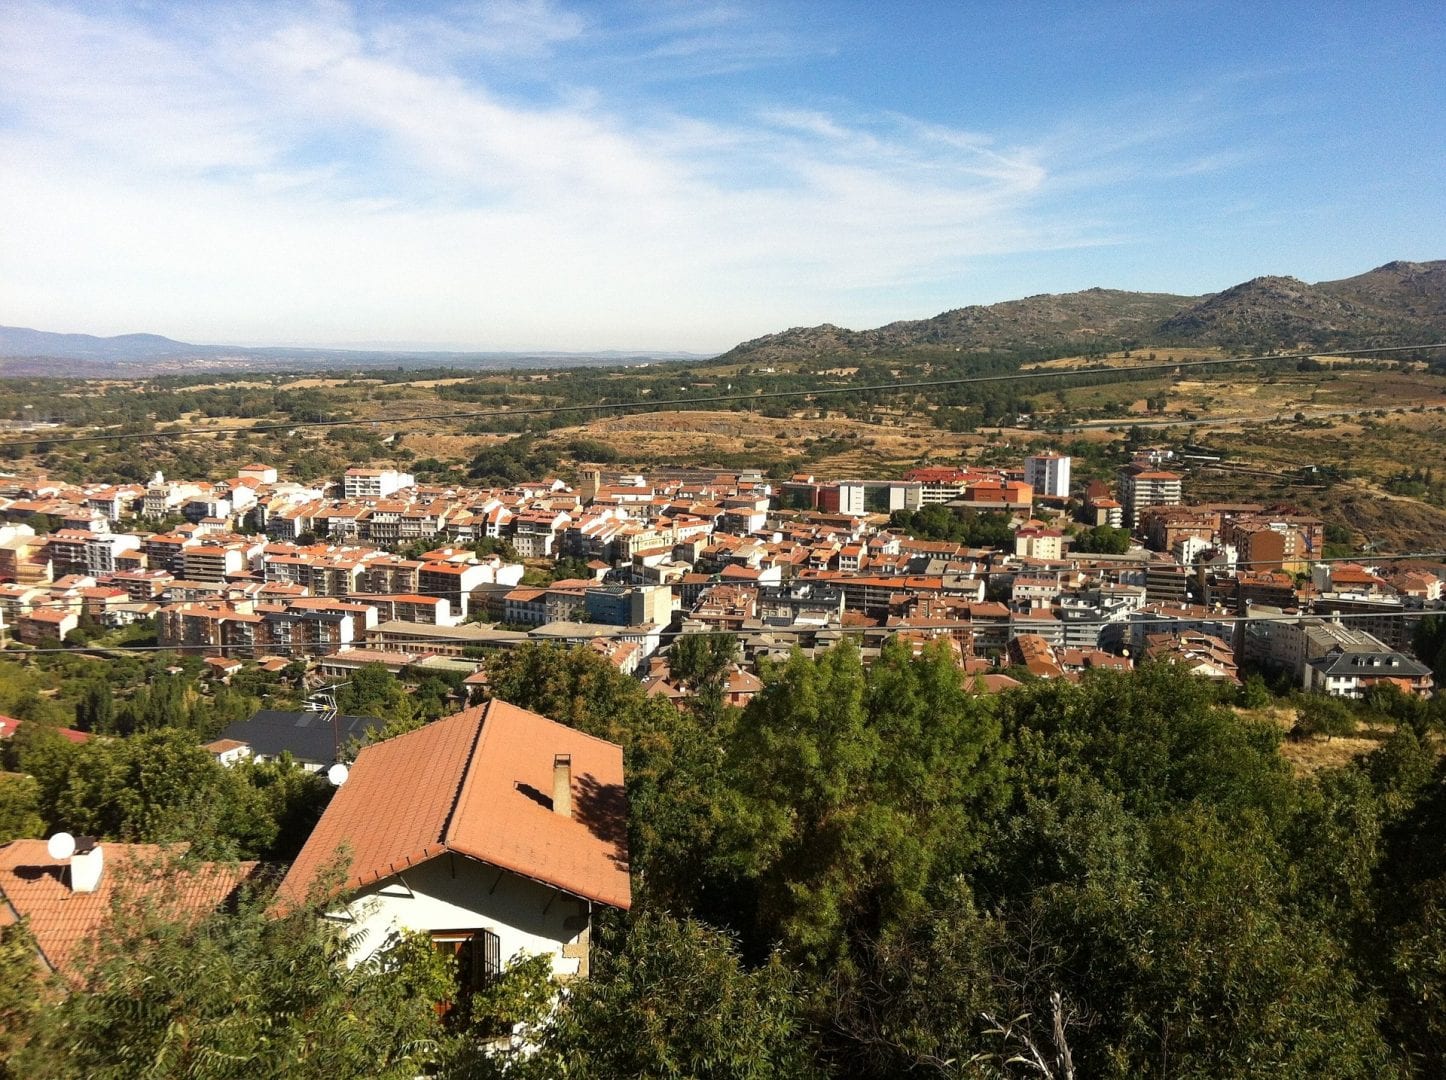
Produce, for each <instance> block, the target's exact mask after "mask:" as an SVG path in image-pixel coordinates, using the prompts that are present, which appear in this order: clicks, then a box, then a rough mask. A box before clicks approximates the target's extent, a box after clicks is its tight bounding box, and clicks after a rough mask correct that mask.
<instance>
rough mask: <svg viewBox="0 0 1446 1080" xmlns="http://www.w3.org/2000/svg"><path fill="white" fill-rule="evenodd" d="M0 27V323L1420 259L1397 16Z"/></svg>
mask: <svg viewBox="0 0 1446 1080" xmlns="http://www.w3.org/2000/svg"><path fill="white" fill-rule="evenodd" d="M1026 7H1027V6H1025V5H1008V4H1002V3H999V4H977V5H957V4H943V3H938V4H932V3H931V4H924V3H921V4H913V5H903V6H902V7H901V8H892V7H888V8H886V7H881V6H878V5H871V4H867V3H863V2H855V0H840V2H837V3H831V4H828V5H817V4H803V3H796V4H794V3H750V2H747V0H743V2H737V3H726V4H725V3H717V4H714V3H683V2H674V3H636V4H633V3H608V4H585V5H584V4H567V3H562V2H554V0H513V2H496V3H478V4H465V5H463V4H457V5H450V4H440V3H437V4H430V5H401V4H382V3H364V2H357V3H347V2H343V0H336V2H315V3H302V4H282V3H266V2H257V3H230V4H219V5H214V6H211V5H208V6H205V7H201V6H197V5H189V4H175V3H164V2H163V3H156V4H147V5H127V4H122V3H101V4H94V3H86V4H81V3H65V2H54V3H48V2H47V3H40V2H31V0H11V2H10V3H7V4H6V5H4V6H3V8H0V40H3V41H4V42H5V43H6V47H5V49H4V50H3V51H0V205H3V206H4V207H5V213H4V227H3V231H0V286H3V287H0V323H6V324H10V325H23V326H32V327H35V328H37V329H44V330H54V331H70V332H84V333H93V334H101V335H111V334H118V333H128V332H136V331H149V332H155V333H160V334H165V335H167V336H170V337H174V338H179V339H183V340H187V341H192V342H199V343H210V342H217V343H227V344H263V345H278V344H294V345H314V346H327V345H332V346H335V345H345V344H348V343H351V344H355V343H360V342H368V343H383V342H385V343H391V344H395V345H398V346H402V345H421V344H423V343H425V346H426V347H429V348H445V349H485V350H504V349H529V348H537V349H542V348H545V349H555V350H574V351H584V350H601V349H658V350H664V349H678V350H690V351H695V352H718V351H722V350H724V349H726V348H728V347H730V346H731V345H733V344H734V343H736V342H737V341H739V340H742V339H745V338H750V337H755V336H757V335H759V334H763V333H767V332H769V331H773V330H777V329H781V328H783V327H786V326H791V325H799V324H812V323H819V322H833V323H837V324H840V325H845V326H851V327H855V328H860V327H867V326H874V325H877V324H880V323H883V322H887V321H890V320H894V319H900V318H915V317H923V316H928V315H932V314H934V313H936V312H938V311H941V310H945V309H947V308H951V307H958V306H961V305H964V304H970V303H990V302H994V301H998V300H1004V299H1010V298H1013V297H1017V296H1024V295H1028V294H1033V293H1039V292H1059V291H1067V290H1073V289H1079V288H1087V287H1090V286H1094V285H1100V286H1105V287H1111V288H1129V289H1143V290H1151V291H1170V292H1178V293H1186V294H1197V293H1202V292H1209V291H1215V290H1218V289H1221V288H1224V287H1227V286H1229V285H1231V284H1234V283H1236V282H1238V281H1240V280H1243V279H1246V278H1249V277H1253V276H1256V275H1258V274H1263V273H1283V274H1293V275H1295V276H1298V277H1302V278H1306V279H1307V280H1320V279H1325V278H1335V277H1343V276H1347V275H1350V274H1355V273H1359V272H1361V271H1363V270H1365V269H1368V268H1369V267H1371V266H1375V265H1379V264H1380V263H1383V262H1386V261H1388V260H1390V259H1397V258H1400V259H1432V258H1440V257H1442V256H1443V255H1446V214H1442V212H1441V207H1442V206H1443V205H1446V191H1443V187H1446V182H1443V177H1446V78H1443V75H1446V72H1443V64H1442V61H1441V57H1442V56H1443V55H1446V49H1443V46H1446V9H1442V8H1441V7H1440V6H1439V5H1435V4H1427V3H1416V4H1410V3H1398V4H1372V5H1359V6H1353V5H1341V6H1321V5H1307V4H1304V3H1300V4H1293V3H1287V4H1280V5H1270V6H1269V7H1268V8H1267V9H1263V10H1262V9H1260V8H1258V7H1256V6H1253V5H1247V4H1243V3H1242V4H1226V3H1202V4H1192V5H1169V6H1167V7H1166V8H1164V9H1163V10H1153V9H1149V8H1147V7H1146V6H1143V5H1135V4H1127V3H1102V2H1092V3H1086V4H1082V5H1078V6H1077V7H1075V8H1074V9H1072V10H1071V11H1069V12H1067V13H1064V14H1060V13H1057V12H1053V11H1049V10H1046V9H1044V8H1043V7H1039V8H1035V9H1033V10H1025V8H1026Z"/></svg>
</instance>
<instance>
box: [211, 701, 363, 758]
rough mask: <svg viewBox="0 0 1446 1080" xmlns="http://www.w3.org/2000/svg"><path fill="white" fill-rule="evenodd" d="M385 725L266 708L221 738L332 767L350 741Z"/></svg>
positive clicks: (232, 726) (264, 753) (257, 751)
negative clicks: (333, 721)
mask: <svg viewBox="0 0 1446 1080" xmlns="http://www.w3.org/2000/svg"><path fill="white" fill-rule="evenodd" d="M383 726H384V725H383V722H382V721H381V720H378V719H377V718H376V717H375V716H338V717H337V718H336V723H335V725H333V724H332V722H331V721H330V720H329V719H328V718H327V715H326V713H315V712H280V711H278V710H276V709H262V710H261V711H260V712H258V713H257V714H256V715H255V716H253V717H251V719H249V720H237V721H236V722H235V723H234V724H230V725H228V726H227V728H226V730H225V731H223V732H221V738H223V739H235V740H236V741H237V742H244V743H246V744H247V745H248V746H250V747H251V752H252V753H253V754H259V755H261V756H263V757H279V756H280V755H281V754H282V753H289V754H290V755H291V756H292V757H294V758H295V759H296V760H297V761H299V762H301V763H302V764H306V765H329V764H330V763H331V762H333V761H335V760H336V759H337V757H338V756H339V751H340V750H341V749H342V748H343V747H345V746H346V744H347V743H348V742H349V741H351V740H352V739H358V740H360V739H362V738H364V737H365V735H366V733H367V731H368V730H370V729H372V728H380V727H383Z"/></svg>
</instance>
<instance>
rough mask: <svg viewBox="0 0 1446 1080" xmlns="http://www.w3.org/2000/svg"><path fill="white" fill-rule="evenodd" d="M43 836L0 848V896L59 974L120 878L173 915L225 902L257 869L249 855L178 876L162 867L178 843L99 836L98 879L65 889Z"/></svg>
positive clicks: (71, 972) (69, 968) (75, 957)
mask: <svg viewBox="0 0 1446 1080" xmlns="http://www.w3.org/2000/svg"><path fill="white" fill-rule="evenodd" d="M45 843H46V842H45V841H44V840H12V841H11V842H10V843H8V844H6V845H5V846H4V847H0V895H3V896H4V898H5V899H6V900H8V901H9V902H10V905H11V906H12V907H13V908H14V909H15V911H16V913H17V914H18V915H20V916H22V917H27V918H29V920H30V932H31V934H32V935H34V937H35V943H36V945H37V946H39V948H40V951H41V953H42V954H43V955H44V957H45V959H46V961H47V963H49V965H50V966H51V967H52V968H54V969H56V970H57V971H59V972H60V973H61V974H63V975H65V976H67V977H70V978H73V977H75V976H77V975H78V974H79V971H78V969H77V965H78V963H79V962H80V960H81V959H82V952H81V945H82V943H83V942H85V941H87V940H89V939H90V938H92V937H94V936H95V934H96V932H97V931H99V930H100V929H101V928H102V927H103V926H104V925H105V923H106V920H107V919H109V918H110V915H111V898H112V896H113V895H114V894H115V892H116V889H117V885H118V884H119V885H120V888H121V889H122V890H132V891H135V892H139V893H142V894H145V895H151V894H154V897H155V899H156V900H158V901H159V902H160V903H161V904H162V905H163V912H164V913H165V914H167V915H173V916H176V917H179V916H183V915H189V916H196V917H199V916H201V915H204V914H205V913H206V912H208V911H211V910H212V909H214V908H216V907H219V906H220V905H221V904H223V903H224V902H225V901H226V900H227V899H228V898H229V897H230V896H231V895H232V894H233V893H235V891H236V890H237V888H238V887H239V886H240V885H241V884H242V883H243V882H244V881H245V880H246V879H247V878H248V877H250V876H251V874H252V873H253V872H254V871H255V870H256V866H257V864H256V863H254V862H243V863H233V864H224V863H200V864H198V865H196V866H194V867H191V868H189V869H188V870H186V871H183V872H182V876H181V877H180V878H179V879H176V878H172V877H171V876H170V875H169V874H166V873H163V869H164V867H165V864H166V863H167V862H168V861H169V857H172V856H177V855H180V854H181V853H183V852H184V850H185V849H184V847H183V846H175V847H170V848H167V847H165V846H162V845H160V844H113V843H110V842H108V841H107V842H104V843H102V844H101V845H100V846H101V849H102V852H103V858H104V860H105V869H104V871H103V872H102V874H101V877H100V885H99V887H98V888H97V889H96V890H95V892H91V893H77V892H72V891H71V889H70V880H69V874H68V872H67V870H66V866H65V864H63V863H60V862H57V861H56V860H55V859H52V858H51V857H50V854H49V852H47V851H46V847H45Z"/></svg>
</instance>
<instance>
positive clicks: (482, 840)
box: [277, 701, 632, 997]
mask: <svg viewBox="0 0 1446 1080" xmlns="http://www.w3.org/2000/svg"><path fill="white" fill-rule="evenodd" d="M338 852H344V855H343V858H344V859H345V860H346V862H345V867H346V870H345V883H344V888H345V894H344V895H343V896H342V897H341V898H340V900H339V902H338V904H337V906H336V907H335V908H334V909H333V911H332V915H331V917H335V918H338V919H344V920H346V922H347V923H348V929H349V930H352V931H362V932H363V933H362V934H361V937H360V940H361V942H362V946H361V949H360V950H359V951H358V952H357V953H356V954H355V955H353V957H352V958H351V959H352V962H353V963H358V962H360V961H362V960H364V959H366V957H367V956H369V955H371V954H372V953H373V952H375V951H376V950H377V949H379V948H382V947H383V946H384V945H386V944H387V943H388V942H389V941H390V940H392V939H393V937H394V935H395V934H396V933H398V932H399V931H413V932H421V933H425V934H428V935H430V936H431V939H432V941H433V942H434V943H435V944H436V946H437V947H438V948H441V949H446V950H448V951H451V952H453V953H454V954H455V955H456V957H457V961H458V975H459V981H460V982H461V984H462V985H461V987H460V990H461V996H463V997H465V995H466V994H467V993H468V992H469V991H471V990H475V989H477V988H479V987H481V986H482V985H484V984H485V982H486V981H487V979H488V978H490V977H491V976H493V975H495V974H497V973H498V972H500V971H502V970H503V969H504V968H505V967H506V966H507V964H508V962H509V961H511V960H513V959H514V958H518V957H521V956H523V955H536V954H539V953H540V954H544V955H546V956H549V957H550V958H551V963H552V970H553V973H554V974H555V975H557V976H559V977H562V978H564V979H566V978H577V977H582V976H586V975H587V973H588V960H589V941H590V935H591V927H592V915H593V911H594V909H595V908H597V907H599V906H602V907H612V908H619V909H622V910H626V909H627V908H629V907H630V906H631V904H632V887H631V881H630V878H629V867H628V848H627V804H626V800H625V796H624V794H623V757H622V748H621V747H620V746H617V745H615V744H613V743H609V742H605V741H604V740H602V739H597V738H593V737H592V736H590V735H584V734H583V733H582V732H580V731H577V730H576V729H574V728H570V727H567V726H565V725H563V724H558V723H555V722H554V721H552V720H549V719H547V718H546V717H545V716H539V715H538V714H536V713H532V712H527V711H525V710H523V709H519V708H516V707H515V706H512V705H508V704H507V703H505V702H501V701H490V702H488V703H486V704H485V705H481V706H479V707H477V708H473V709H468V710H466V711H465V712H460V713H457V714H456V715H454V716H450V717H447V718H446V719H443V720H438V721H437V722H435V723H432V724H428V725H427V726H426V727H424V728H421V729H419V730H417V731H413V732H409V733H408V734H406V735H401V736H398V737H396V738H393V739H388V740H386V741H384V742H380V743H376V744H374V745H372V746H369V747H367V748H365V749H364V750H362V752H361V753H360V754H359V755H358V756H357V759H356V764H355V765H353V766H352V768H351V772H350V775H349V776H348V777H347V779H346V781H345V783H344V784H343V785H342V787H341V789H340V790H339V791H338V792H337V794H336V797H335V798H334V799H332V801H331V804H330V805H329V806H328V807H327V809H326V812H325V813H324V814H323V815H322V817H321V820H320V821H319V822H317V825H316V828H315V829H314V830H313V831H312V834H311V837H310V838H309V839H308V840H307V842H306V845H305V847H303V848H302V850H301V853H300V855H298V856H297V859H296V862H295V863H293V864H292V867H291V871H290V872H289V873H288V874H287V876H286V879H285V880H284V881H283V882H282V883H281V887H280V889H279V890H278V893H277V895H278V899H279V901H280V902H281V903H283V904H287V903H299V902H301V901H302V900H303V899H304V898H305V897H306V894H307V891H308V889H309V888H311V887H312V886H313V885H314V884H315V882H316V881H317V878H318V877H319V875H321V874H322V873H323V872H324V870H325V869H326V867H327V866H328V864H329V863H330V862H331V861H332V860H333V859H335V858H336V857H337V855H338Z"/></svg>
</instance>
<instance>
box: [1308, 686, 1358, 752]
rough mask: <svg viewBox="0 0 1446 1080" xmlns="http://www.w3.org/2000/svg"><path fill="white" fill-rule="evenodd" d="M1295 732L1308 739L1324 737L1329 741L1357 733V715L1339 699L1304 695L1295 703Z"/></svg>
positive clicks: (1318, 695) (1328, 696)
mask: <svg viewBox="0 0 1446 1080" xmlns="http://www.w3.org/2000/svg"><path fill="white" fill-rule="evenodd" d="M1295 730H1296V731H1298V732H1299V733H1300V734H1302V735H1304V736H1307V737H1310V736H1315V735H1324V736H1325V737H1326V740H1327V741H1329V740H1330V739H1332V738H1334V737H1335V736H1337V735H1349V734H1351V732H1353V731H1355V730H1356V714H1355V712H1354V711H1353V710H1352V709H1351V707H1350V706H1349V705H1347V704H1346V703H1345V702H1344V701H1342V700H1341V699H1340V698H1338V697H1331V696H1330V695H1329V694H1319V693H1317V694H1302V695H1300V696H1299V697H1298V698H1296V702H1295Z"/></svg>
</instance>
